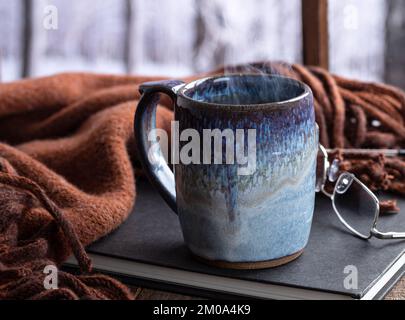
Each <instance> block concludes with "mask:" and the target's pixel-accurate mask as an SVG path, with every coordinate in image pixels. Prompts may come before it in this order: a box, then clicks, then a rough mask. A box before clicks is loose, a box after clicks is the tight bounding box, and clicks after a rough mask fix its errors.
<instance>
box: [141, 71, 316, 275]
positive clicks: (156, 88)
mask: <svg viewBox="0 0 405 320" xmlns="http://www.w3.org/2000/svg"><path fill="white" fill-rule="evenodd" d="M140 91H141V93H142V97H141V100H140V102H139V104H138V107H137V110H136V115H135V139H136V143H137V148H138V153H139V159H140V161H141V163H142V165H143V168H144V170H145V173H146V175H147V176H148V178H149V179H150V181H151V183H152V184H153V185H154V186H155V188H156V189H157V190H158V191H159V192H160V194H161V196H162V197H163V198H164V199H165V200H166V202H167V203H168V205H169V206H170V207H171V208H172V209H173V211H174V212H176V213H177V214H178V216H179V219H180V224H181V228H182V232H183V237H184V240H185V243H186V245H187V247H188V248H189V249H190V251H191V252H192V253H193V255H195V256H196V257H198V258H199V259H201V260H203V261H205V262H207V263H210V264H212V265H215V266H218V267H223V268H231V269H263V268H269V267H275V266H279V265H282V264H285V263H288V262H290V261H292V260H294V259H296V258H297V257H299V256H300V255H301V253H302V252H303V250H304V248H305V246H306V244H307V242H308V238H309V234H310V229H311V223H312V216H313V211H314V202H315V180H316V177H315V176H316V158H317V151H318V129H317V125H316V123H315V113H314V106H313V96H312V92H311V90H310V89H309V88H308V87H307V86H306V85H305V84H303V83H301V82H299V81H296V80H293V79H289V78H285V77H281V76H276V75H255V74H247V75H241V74H235V75H225V76H217V77H210V78H205V79H201V80H197V81H194V82H192V83H189V84H184V83H182V82H181V81H162V82H154V83H145V84H143V85H142V86H141V88H140ZM160 94H166V95H168V96H170V97H171V98H172V99H173V102H174V112H175V125H172V131H173V130H174V128H177V130H178V133H177V135H180V138H179V137H177V138H178V140H177V144H178V145H177V147H173V145H172V151H173V149H176V148H177V149H179V150H181V151H180V154H182V155H185V156H184V157H183V158H185V160H184V159H178V158H179V156H178V155H177V161H175V164H174V166H173V167H174V169H173V171H172V170H171V169H170V168H169V166H168V165H167V163H166V161H165V160H164V157H163V153H162V152H161V149H159V148H156V147H155V146H156V142H157V141H158V139H157V136H156V135H154V134H151V132H153V131H154V129H156V127H155V116H156V106H157V103H158V101H159V97H160ZM176 126H177V127H176ZM187 130H188V131H187ZM186 131H187V132H188V133H187V134H186V138H185V137H184V136H182V133H183V132H186ZM225 133H226V134H225ZM232 133H234V136H233V138H232ZM172 136H175V132H172ZM206 137H208V138H207V139H204V138H206ZM215 139H217V140H215ZM191 140H193V141H191ZM201 141H202V142H201ZM173 142H174V144H175V143H176V139H175V138H174V139H173ZM191 142H193V143H194V144H193V145H192V146H191V147H190V144H191ZM197 142H200V145H198V144H197ZM208 142H211V145H208V146H207V143H208ZM215 143H216V144H215ZM218 144H219V147H218ZM228 147H229V149H228ZM232 147H234V148H233V149H232ZM182 148H185V149H186V150H185V151H184V150H183V149H182ZM191 151H192V152H191ZM216 151H217V152H218V153H219V155H218V153H216ZM221 151H222V154H221ZM234 151H235V152H234ZM232 152H234V154H233V160H234V161H233V162H232V161H231V160H232ZM173 153H174V152H173ZM191 153H194V154H192V156H190V154H191ZM238 155H240V157H238ZM235 159H242V160H243V161H236V160H235ZM172 160H173V158H172ZM182 160H184V161H182Z"/></svg>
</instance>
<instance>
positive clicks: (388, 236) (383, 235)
mask: <svg viewBox="0 0 405 320" xmlns="http://www.w3.org/2000/svg"><path fill="white" fill-rule="evenodd" d="M371 233H372V235H373V236H374V237H376V238H377V239H382V240H392V239H405V232H380V231H378V230H377V229H376V228H374V229H372V230H371Z"/></svg>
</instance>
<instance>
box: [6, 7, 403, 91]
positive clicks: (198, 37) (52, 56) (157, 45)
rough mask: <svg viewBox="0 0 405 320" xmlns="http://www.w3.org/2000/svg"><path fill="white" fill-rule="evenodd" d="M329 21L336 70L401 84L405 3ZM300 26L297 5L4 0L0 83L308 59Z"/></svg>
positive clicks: (339, 11)
mask: <svg viewBox="0 0 405 320" xmlns="http://www.w3.org/2000/svg"><path fill="white" fill-rule="evenodd" d="M53 9H56V11H57V21H56V24H57V27H56V28H53V27H54V26H55V25H52V24H53V23H55V21H51V22H50V21H49V18H50V15H51V14H52V10H53ZM47 23H48V25H47ZM49 23H51V27H49ZM329 24H330V68H331V70H332V71H333V72H335V73H340V74H343V75H346V76H350V77H356V78H361V79H365V80H379V81H383V80H385V81H388V82H391V83H394V84H397V85H401V86H403V87H405V80H404V79H405V76H404V75H403V74H404V72H403V71H404V65H405V54H404V52H405V1H404V0H330V1H329ZM301 29H302V25H301V0H289V1H280V0H250V1H245V0H103V1H101V0H12V1H10V0H0V68H1V69H0V70H1V71H0V72H1V73H0V76H1V79H2V81H9V80H14V79H18V78H21V77H26V76H40V75H47V74H52V73H55V72H60V71H66V70H69V71H77V70H80V71H95V72H112V73H142V74H154V75H157V74H159V75H170V76H182V75H188V74H192V73H195V72H200V71H206V70H209V69H211V68H213V67H215V66H217V65H220V64H224V63H237V62H251V61H254V60H267V59H275V60H285V61H288V62H302V31H301Z"/></svg>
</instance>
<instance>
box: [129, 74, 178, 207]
mask: <svg viewBox="0 0 405 320" xmlns="http://www.w3.org/2000/svg"><path fill="white" fill-rule="evenodd" d="M183 84H184V82H182V81H179V80H166V81H157V82H146V83H144V84H142V85H141V86H140V87H139V92H140V93H141V94H142V96H141V99H140V101H139V103H138V107H137V108H136V112H135V119H134V134H135V142H136V147H137V149H138V157H139V160H140V161H141V164H142V167H143V170H145V174H146V176H147V177H148V179H149V181H150V182H151V183H152V185H153V186H154V187H155V188H156V189H157V190H158V192H159V193H160V195H161V196H162V197H163V199H164V200H165V201H166V202H167V204H168V205H169V207H170V208H171V209H172V210H173V211H174V212H175V213H176V214H177V204H176V185H175V180H174V174H173V172H172V170H171V169H170V168H169V166H168V164H167V163H166V160H165V159H164V157H163V155H162V152H161V150H160V148H152V144H153V143H156V140H155V141H149V139H148V136H149V133H150V132H151V130H154V129H156V109H157V105H158V102H159V100H160V94H162V93H163V94H166V95H168V96H169V97H170V98H171V99H172V100H173V103H175V102H176V90H175V87H178V86H180V85H183ZM151 159H153V161H151Z"/></svg>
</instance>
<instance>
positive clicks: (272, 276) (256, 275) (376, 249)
mask: <svg viewBox="0 0 405 320" xmlns="http://www.w3.org/2000/svg"><path fill="white" fill-rule="evenodd" d="M379 196H380V197H382V198H384V197H385V195H379ZM399 206H400V208H401V209H402V212H401V213H399V214H392V215H382V216H381V218H380V221H379V229H380V230H381V231H404V230H405V199H399ZM401 228H402V229H401ZM404 249H405V241H403V240H402V241H401V240H391V241H384V240H378V239H371V240H369V241H365V240H361V239H359V238H356V237H355V236H353V235H352V234H351V233H349V232H348V231H346V229H345V227H343V226H342V225H341V224H340V222H339V220H338V218H337V216H336V215H335V213H334V211H333V209H332V204H331V202H330V200H329V199H327V198H326V197H324V196H322V195H319V196H318V197H317V199H316V208H315V214H314V218H313V223H312V231H311V236H310V240H309V243H308V245H307V247H306V249H305V251H304V253H303V255H302V256H301V257H300V258H298V259H297V260H295V261H293V262H291V263H289V264H287V265H284V266H281V267H278V268H274V269H266V270H252V271H248V270H245V271H237V270H225V269H219V268H215V267H210V266H207V265H205V264H203V263H201V262H199V261H196V260H195V259H194V258H193V256H192V255H191V253H190V252H189V251H188V249H187V248H186V246H185V245H184V242H183V238H182V233H181V229H180V224H179V221H178V218H177V216H176V215H175V214H174V213H173V212H172V211H171V210H170V209H169V207H168V206H167V205H166V203H165V202H164V201H163V200H162V199H161V198H160V196H159V195H158V194H157V192H155V190H154V189H153V188H152V187H151V186H150V185H149V184H148V182H146V181H144V180H141V179H140V180H139V181H138V183H137V200H136V205H135V207H134V211H133V213H132V214H131V215H130V217H129V218H128V220H127V221H126V222H125V223H124V224H122V225H121V226H120V227H119V228H118V229H117V230H116V231H114V232H113V233H111V234H110V235H108V236H107V237H105V238H103V239H101V240H99V241H98V242H96V243H94V244H92V245H91V246H89V247H88V248H87V250H88V252H89V253H90V256H91V258H92V259H93V265H94V268H95V269H96V270H98V271H100V272H104V273H107V274H112V275H114V276H116V277H118V278H119V279H121V280H123V281H124V282H127V283H128V284H132V285H139V286H144V287H151V288H156V289H161V290H168V291H173V292H180V293H184V294H190V295H195V296H202V297H214V298H215V297H216V298H222V297H224V298H230V297H232V298H239V297H240V298H263V299H364V300H370V299H381V298H383V297H384V296H385V295H386V293H387V292H388V291H389V289H390V288H391V287H392V286H393V285H394V284H395V283H396V282H397V281H398V280H399V279H400V278H401V276H402V275H403V273H404V263H405V254H404V253H405V250H404ZM74 265H75V261H74V259H69V261H68V262H67V263H66V267H72V266H74Z"/></svg>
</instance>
